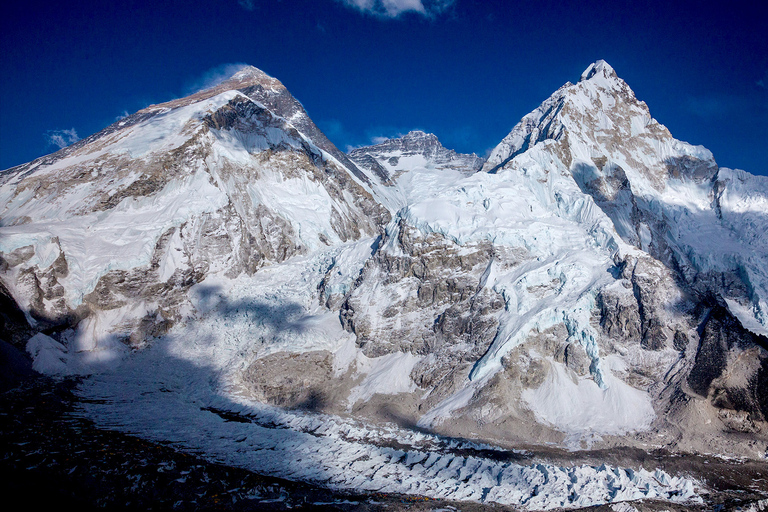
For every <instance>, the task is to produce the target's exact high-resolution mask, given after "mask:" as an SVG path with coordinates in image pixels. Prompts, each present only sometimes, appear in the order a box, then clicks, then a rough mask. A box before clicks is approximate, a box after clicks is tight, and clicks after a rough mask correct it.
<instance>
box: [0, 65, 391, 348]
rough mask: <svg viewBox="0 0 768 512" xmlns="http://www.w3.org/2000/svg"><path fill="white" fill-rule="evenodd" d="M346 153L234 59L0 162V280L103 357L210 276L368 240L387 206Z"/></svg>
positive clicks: (138, 335)
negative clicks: (30, 156) (194, 88)
mask: <svg viewBox="0 0 768 512" xmlns="http://www.w3.org/2000/svg"><path fill="white" fill-rule="evenodd" d="M335 155H338V157H337V156H335ZM345 162H348V161H347V160H346V157H344V155H343V154H341V153H340V152H339V151H338V150H337V149H335V147H333V145H332V144H331V143H330V142H329V141H328V140H327V139H326V138H325V137H324V136H322V134H320V132H319V130H317V128H316V127H315V125H314V123H312V121H311V120H310V119H309V117H308V116H307V114H306V112H305V111H304V109H303V108H302V107H301V105H300V104H299V103H298V101H296V100H295V99H294V98H293V97H292V96H291V95H290V93H289V92H288V91H287V90H286V89H285V87H284V86H283V85H282V84H281V83H280V82H279V81H278V80H276V79H274V78H272V77H270V76H268V75H266V74H265V73H263V72H261V71H259V70H257V69H256V68H252V67H246V68H244V69H242V70H241V71H239V72H238V73H236V74H235V75H233V76H232V77H231V78H230V79H228V80H226V81H224V82H222V83H221V84H219V85H217V86H215V87H212V88H210V89H207V90H204V91H200V92H198V93H196V94H193V95H192V96H189V97H186V98H182V99H179V100H174V101H171V102H168V103H164V104H160V105H153V106H150V107H147V108H146V109H144V110H142V111H139V112H137V113H136V114H133V115H131V116H128V117H127V118H125V119H122V120H120V121H118V122H116V123H115V124H113V125H111V126H109V127H108V128H106V129H104V130H102V131H101V132H99V133H97V134H95V135H93V136H91V137H88V138H87V139H85V140H83V141H81V142H79V143H77V144H75V145H73V146H71V147H68V148H65V149H63V150H61V151H59V152H58V153H55V154H53V155H50V156H46V157H42V158H39V159H37V160H35V161H33V162H30V163H29V164H26V165H23V166H20V167H17V168H13V169H9V170H7V171H4V172H3V173H2V175H0V183H1V184H0V204H2V210H0V219H2V221H1V222H2V224H1V226H2V227H0V255H2V282H3V285H4V287H5V288H4V289H5V290H7V292H8V295H10V296H11V297H12V298H13V299H14V300H15V302H16V303H18V304H19V306H20V307H21V309H22V310H23V312H24V313H25V314H26V319H27V321H28V322H29V323H30V324H31V325H32V326H33V327H35V328H36V329H38V330H43V329H54V330H56V331H58V332H60V336H61V337H62V341H65V342H66V343H65V344H66V345H67V346H68V347H69V350H70V351H71V352H74V353H82V354H86V355H87V357H85V358H86V359H89V360H90V359H93V358H94V357H95V358H97V359H98V358H99V357H101V356H103V357H106V358H109V357H112V356H113V355H114V353H115V352H120V351H122V350H124V348H125V346H126V342H127V344H128V345H130V346H141V345H142V344H143V343H144V342H145V341H146V340H148V339H151V338H152V337H155V336H158V335H161V334H162V333H164V332H166V331H167V329H168V328H169V327H170V326H171V325H173V324H174V323H175V322H177V321H178V320H179V319H180V318H181V317H182V312H183V311H184V310H185V308H187V307H188V300H187V297H186V290H188V289H189V287H190V286H192V285H193V284H195V283H197V282H200V281H202V280H204V279H205V278H206V277H207V276H209V275H213V274H223V275H228V276H232V277H234V276H237V275H240V274H252V273H254V272H255V271H257V270H258V269H259V268H262V267H264V266H266V265H271V264H274V263H279V262H281V261H284V260H286V259H288V258H291V257H293V256H295V255H299V254H307V253H310V252H313V251H316V250H318V249H319V248H323V247H328V246H333V245H337V244H341V243H345V242H350V241H354V240H357V239H359V238H361V237H369V236H372V235H374V234H376V233H377V232H378V226H379V225H380V224H382V223H383V222H385V221H386V220H387V219H388V218H389V213H388V212H387V211H386V210H385V209H384V208H382V207H381V206H380V205H379V204H378V203H377V202H376V201H375V200H374V199H373V197H372V196H371V194H370V189H369V187H368V185H367V184H366V183H365V176H364V175H362V174H361V173H360V171H359V170H357V169H356V168H355V167H354V166H353V165H352V166H348V165H346V163H345ZM98 354H101V356H97V355H98Z"/></svg>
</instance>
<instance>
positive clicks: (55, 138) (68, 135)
mask: <svg viewBox="0 0 768 512" xmlns="http://www.w3.org/2000/svg"><path fill="white" fill-rule="evenodd" d="M45 140H47V141H48V144H49V145H50V146H56V147H58V148H59V149H61V148H65V147H67V146H69V145H70V144H74V143H75V142H77V141H79V140H80V137H78V136H77V132H76V131H75V129H74V128H70V129H69V130H49V131H47V132H46V133H45Z"/></svg>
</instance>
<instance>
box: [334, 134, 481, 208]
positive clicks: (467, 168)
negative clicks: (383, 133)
mask: <svg viewBox="0 0 768 512" xmlns="http://www.w3.org/2000/svg"><path fill="white" fill-rule="evenodd" d="M349 158H350V159H351V160H352V161H353V162H355V163H356V164H357V166H358V167H359V168H360V169H363V170H364V172H365V173H366V174H367V175H368V176H369V177H370V182H371V183H372V186H373V187H374V190H375V194H376V196H377V198H378V199H379V201H381V203H382V204H384V205H385V206H387V207H388V208H389V209H390V211H392V212H393V213H395V212H397V211H398V210H399V209H401V208H403V207H404V206H406V205H408V204H411V203H413V202H415V201H417V200H419V199H422V198H424V197H426V196H424V193H426V194H432V193H434V192H435V191H436V190H437V189H438V188H442V187H446V186H449V185H450V184H451V183H454V182H456V181H457V180H460V179H462V178H465V177H466V176H467V175H468V174H472V173H473V172H476V171H478V170H479V169H480V167H481V166H482V165H483V159H482V158H480V157H478V156H477V155H475V154H471V155H465V154H461V153H456V152H455V151H454V150H452V149H447V148H445V147H444V146H443V145H442V144H441V143H440V141H439V140H437V137H436V136H435V135H434V134H431V133H425V132H422V131H418V130H414V131H411V132H409V133H407V134H405V135H403V136H402V137H398V138H394V139H387V140H385V141H384V142H381V143H379V144H375V145H373V146H365V147H361V148H356V149H353V150H352V151H350V152H349Z"/></svg>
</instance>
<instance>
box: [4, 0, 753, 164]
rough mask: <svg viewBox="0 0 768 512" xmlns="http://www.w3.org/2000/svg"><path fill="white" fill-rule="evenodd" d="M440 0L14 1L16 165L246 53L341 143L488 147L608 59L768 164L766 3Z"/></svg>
mask: <svg viewBox="0 0 768 512" xmlns="http://www.w3.org/2000/svg"><path fill="white" fill-rule="evenodd" d="M355 1H356V2H357V3H358V4H359V5H363V6H364V5H365V4H366V2H371V3H376V2H378V1H379V0H376V2H374V0H346V2H347V3H353V2H355ZM421 1H422V0H385V3H386V2H388V4H387V5H390V6H393V5H397V4H398V3H399V4H409V5H419V4H420V2H421ZM431 1H432V3H430V0H423V5H425V9H426V12H424V13H418V12H414V11H406V12H402V13H400V14H399V16H396V17H391V16H387V15H386V14H382V12H381V11H380V12H379V14H375V13H374V14H371V13H369V12H363V11H361V10H360V9H356V8H354V7H351V6H349V5H347V4H345V3H344V1H342V0H240V1H238V0H208V1H196V0H170V1H157V2H138V1H131V0H125V1H117V2H77V1H69V2H51V1H50V0H48V1H45V2H38V1H35V0H25V1H24V2H12V3H11V4H10V5H6V6H5V7H4V9H3V15H2V20H1V21H0V25H1V26H0V42H1V43H0V48H2V56H1V57H0V76H1V77H2V78H1V79H0V169H5V168H8V167H11V166H13V165H17V164H21V163H24V162H26V161H29V160H31V159H33V158H35V157H38V156H40V155H42V154H45V153H50V152H53V151H54V150H56V149H58V148H57V147H56V146H54V145H53V144H51V143H50V142H49V139H50V138H51V136H53V135H59V136H60V137H61V138H63V139H64V140H71V138H70V135H68V134H67V133H62V132H59V131H60V130H72V129H74V130H75V131H76V133H77V134H78V135H79V136H80V137H85V136H87V135H89V134H91V133H93V132H96V131H98V130H100V129H101V128H103V127H105V126H107V125H108V124H110V123H112V122H113V121H114V120H115V119H116V117H118V116H120V115H121V114H123V113H126V112H127V113H130V112H134V111H136V110H139V109H141V108H143V107H145V106H147V105H149V104H151V103H158V102H162V101H166V100H169V99H172V98H175V97H179V96H183V95H186V94H188V93H190V92H192V91H194V90H195V88H196V87H200V86H201V84H203V83H205V81H206V80H207V79H209V78H210V77H211V76H213V75H215V74H216V73H217V72H221V70H223V69H225V68H226V65H227V64H232V63H248V64H252V65H254V66H256V67H258V68H260V69H262V70H264V71H266V72H267V73H269V74H271V75H273V76H275V77H276V78H278V79H280V80H281V81H282V82H283V83H284V84H285V85H286V86H287V87H288V89H289V90H290V91H291V92H292V93H293V95H294V96H296V98H298V99H299V101H301V102H302V103H303V105H304V106H305V108H306V109H307V111H308V112H309V114H310V116H311V117H312V118H313V119H314V120H315V122H316V123H317V124H318V125H319V126H320V128H321V129H323V130H324V131H325V132H326V134H327V135H328V136H329V138H330V139H331V140H332V141H334V142H335V143H336V144H337V146H339V147H340V148H341V149H345V148H346V147H347V146H350V145H351V146H357V145H363V144H368V143H370V142H371V140H372V139H373V138H375V137H381V136H395V135H397V134H399V133H404V132H407V131H408V130H410V129H415V128H419V129H423V130H425V131H429V132H433V133H435V134H437V135H438V137H439V138H440V140H441V141H442V142H443V144H445V145H446V146H448V147H450V148H453V149H456V150H458V151H462V152H476V153H478V154H480V155H483V154H484V153H485V152H487V151H488V150H489V149H490V148H492V147H493V146H495V145H496V144H497V143H498V142H499V141H500V140H501V139H502V138H503V137H504V136H505V135H506V134H507V133H508V132H509V130H510V129H511V128H512V127H513V126H514V125H515V123H516V122H517V121H518V120H519V119H520V118H521V117H522V116H523V115H525V114H526V113H528V112H529V111H531V110H533V109H534V108H535V107H536V106H538V104H539V103H541V102H542V101H543V100H544V99H546V98H547V97H548V96H549V95H550V94H551V93H552V92H554V91H555V90H556V89H557V88H558V87H559V86H561V85H562V84H563V83H565V82H566V81H569V80H570V81H576V80H578V78H579V75H580V74H581V72H582V71H583V70H584V68H586V67H587V66H588V65H589V64H590V63H591V62H593V61H595V60H597V59H605V60H607V61H608V62H609V63H610V64H611V65H612V66H613V67H614V68H615V69H616V71H617V73H618V74H619V76H621V77H622V78H624V79H625V80H626V81H627V82H628V83H629V85H630V86H631V87H632V88H633V89H634V91H635V93H636V94H637V96H638V97H639V98H640V99H642V100H645V101H646V102H647V103H648V105H649V107H650V109H651V113H652V115H653V116H654V117H655V118H656V119H658V120H659V121H660V122H662V123H664V124H665V125H666V126H667V127H668V128H669V129H670V131H671V132H672V134H673V135H674V136H675V137H677V138H679V139H682V140H685V141H688V142H691V143H693V144H702V145H704V146H706V147H707V148H709V149H710V150H712V152H713V153H714V155H715V158H716V160H717V161H718V163H719V164H720V165H721V166H727V167H739V168H743V169H746V170H748V171H750V172H752V173H755V174H766V175H768V2H765V1H754V0H753V1H749V2H741V1H738V0H734V1H729V2H721V3H713V2H710V3H706V2H687V1H677V0H675V1H669V0H667V1H658V2H650V1H643V0H634V1H622V0H613V1H611V2H607V1H605V2H597V1H588V0H582V1H578V2H576V1H573V2H564V1H547V0H539V1H533V0H531V1H525V2H517V1H500V0H497V1H480V0H477V1H470V0H454V1H451V0H440V1H439V3H440V4H441V6H442V8H441V9H432V6H433V5H434V0H431ZM69 133H70V134H71V133H72V132H69Z"/></svg>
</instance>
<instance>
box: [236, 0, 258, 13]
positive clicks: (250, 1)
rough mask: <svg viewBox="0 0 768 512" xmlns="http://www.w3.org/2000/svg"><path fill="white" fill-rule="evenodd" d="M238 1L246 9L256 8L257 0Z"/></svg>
mask: <svg viewBox="0 0 768 512" xmlns="http://www.w3.org/2000/svg"><path fill="white" fill-rule="evenodd" d="M237 3H238V4H240V7H242V8H243V9H245V10H246V11H253V10H255V9H256V0H237Z"/></svg>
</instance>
